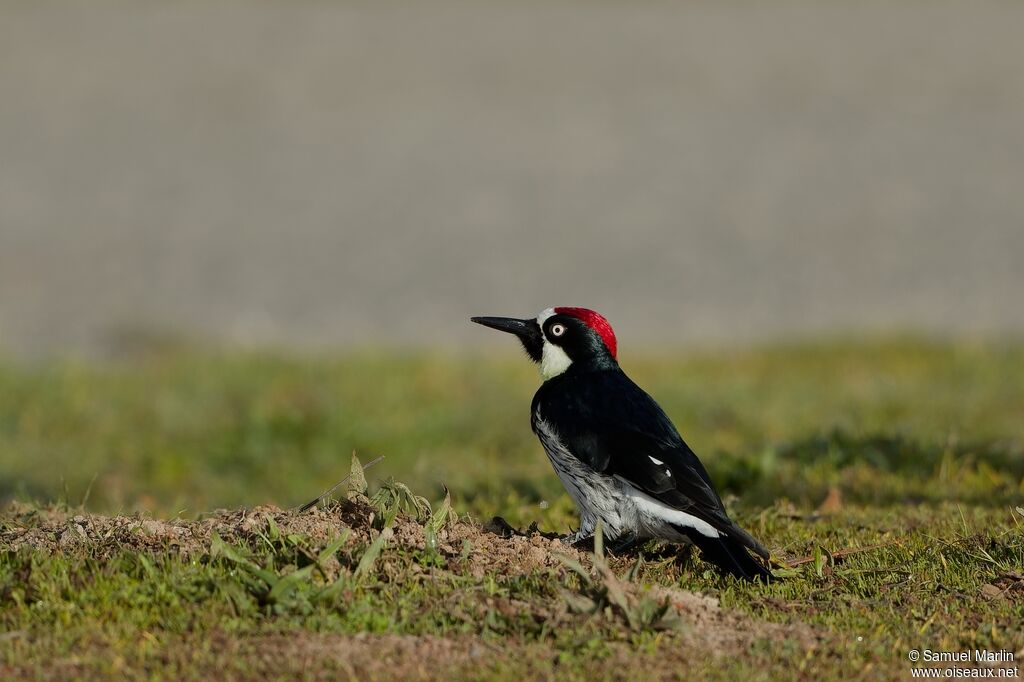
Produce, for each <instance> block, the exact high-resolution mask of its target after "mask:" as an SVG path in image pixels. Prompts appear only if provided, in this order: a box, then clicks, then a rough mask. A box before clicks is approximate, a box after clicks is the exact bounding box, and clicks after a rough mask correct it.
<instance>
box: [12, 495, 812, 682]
mask: <svg viewBox="0 0 1024 682" xmlns="http://www.w3.org/2000/svg"><path fill="white" fill-rule="evenodd" d="M374 515H375V512H374V510H373V509H372V508H371V507H369V506H368V505H365V504H363V503H359V502H348V501H346V502H342V503H335V504H331V505H329V506H325V507H319V508H314V509H311V510H309V511H307V512H304V513H297V512H294V511H288V510H282V509H279V508H277V507H272V506H264V507H256V508H253V509H238V510H221V511H215V512H212V513H209V514H207V515H204V516H203V517H201V518H199V519H196V520H186V519H171V520H160V519H154V518H148V517H145V516H140V515H133V516H101V515H94V514H85V513H80V512H74V511H62V510H55V509H44V510H40V509H38V508H35V507H27V506H22V505H18V504H14V505H12V506H11V507H10V508H9V509H8V511H7V514H5V519H6V520H5V522H4V524H3V525H0V549H7V550H13V551H19V550H25V549H29V550H34V551H38V552H43V553H66V554H72V553H84V554H86V555H88V556H92V557H96V558H103V557H109V556H112V555H114V554H116V553H118V552H122V551H126V550H127V551H132V552H142V553H151V554H165V553H172V554H177V555H179V556H181V557H182V558H195V557H199V556H202V555H204V554H207V553H209V551H210V544H211V540H212V538H213V535H214V533H216V534H217V535H219V536H220V537H221V538H223V539H224V540H225V541H226V542H228V543H231V544H235V545H242V546H255V545H258V544H259V542H260V541H261V539H260V535H261V534H265V533H266V532H267V528H268V519H273V521H274V523H275V524H276V526H277V528H278V529H279V530H280V533H281V535H282V536H288V535H290V534H297V535H302V536H305V537H307V538H309V539H310V540H312V541H316V542H321V543H323V544H326V543H328V542H329V541H330V540H332V539H333V538H336V537H338V536H339V535H340V534H341V533H342V532H343V531H344V530H346V529H347V530H348V531H349V539H348V543H368V542H370V541H371V540H372V539H374V538H375V537H376V536H377V535H378V533H379V532H380V531H378V530H376V529H375V528H374V523H373V522H374ZM425 542H426V538H425V534H424V528H423V526H422V525H420V524H419V523H417V522H416V521H415V520H412V519H409V518H405V517H400V518H399V519H398V520H397V521H396V523H395V524H394V526H393V537H392V539H391V540H390V542H389V548H390V549H389V551H394V550H396V549H397V550H411V551H415V550H423V549H424V547H425ZM437 550H438V552H439V553H440V554H441V555H442V556H443V557H444V559H445V561H446V564H447V565H446V569H447V570H449V571H453V572H456V573H459V574H461V575H464V576H466V575H468V576H473V577H474V578H477V579H483V578H484V577H485V576H488V575H495V574H501V575H506V576H509V575H521V574H538V573H540V574H549V575H550V574H562V573H564V572H565V571H567V570H569V569H568V568H567V567H566V563H565V558H568V559H571V560H574V561H577V562H579V563H580V564H582V565H584V566H591V565H592V562H591V558H592V555H590V554H589V553H586V552H581V551H579V550H577V549H574V548H572V547H569V546H567V545H565V544H564V543H562V542H561V541H560V540H559V539H557V538H551V537H546V536H545V535H543V534H541V533H538V532H535V531H533V532H531V531H527V532H525V533H523V532H520V531H515V530H513V529H510V528H509V527H508V526H507V524H503V523H501V522H500V521H499V520H495V521H492V522H490V523H487V524H484V525H480V524H477V523H474V522H471V521H468V520H465V519H460V520H457V521H455V522H453V523H450V524H449V525H448V526H447V527H446V528H444V529H442V530H441V531H440V532H439V533H438V543H437ZM385 555H386V553H385ZM610 562H611V567H612V569H613V570H614V572H615V573H616V574H619V575H621V574H624V573H625V571H626V570H627V568H628V564H629V560H627V559H624V558H611V559H610ZM379 570H381V571H388V570H389V568H388V562H387V561H386V560H384V561H381V562H380V566H379ZM621 586H622V587H623V589H624V590H625V591H626V593H627V596H628V598H629V599H636V598H639V597H640V595H651V596H654V597H655V598H657V599H667V600H668V602H669V603H670V605H671V611H672V613H673V615H674V616H675V617H677V618H678V619H679V621H680V624H679V626H678V627H676V628H674V629H673V630H672V631H671V632H666V633H665V636H666V637H671V638H674V640H675V643H673V644H672V645H671V646H661V647H658V650H657V652H652V653H650V654H638V652H637V651H636V650H635V649H634V648H633V647H631V646H630V645H629V644H628V643H627V642H626V641H623V642H622V643H621V644H619V643H617V644H613V645H612V651H613V656H614V657H615V658H620V659H622V660H621V661H620V662H621V664H622V665H621V667H619V666H617V664H612V665H610V666H609V665H603V666H602V669H604V670H616V669H619V670H630V669H635V666H636V665H637V656H640V657H647V658H650V660H649V661H646V663H644V665H645V666H647V670H648V673H649V676H650V677H652V678H659V677H671V676H672V675H673V674H674V673H673V671H678V670H679V669H680V666H682V665H684V664H686V663H687V661H689V662H691V663H693V662H697V661H700V660H706V657H707V656H709V655H712V656H729V655H737V654H740V653H742V652H744V651H746V650H748V649H749V647H750V646H751V645H752V644H754V643H755V642H758V641H765V640H767V641H768V642H771V643H782V642H784V641H785V642H788V643H790V644H789V645H790V646H792V645H793V644H794V643H795V645H796V646H799V647H800V648H801V649H803V650H810V649H813V648H816V647H818V646H820V645H821V643H822V642H823V640H824V639H825V636H824V635H823V634H822V633H819V632H816V631H815V630H813V629H812V628H810V627H806V626H793V625H781V624H776V623H769V622H763V621H758V620H755V619H753V618H751V617H750V616H749V615H747V614H745V613H742V612H739V611H736V610H731V609H724V608H722V607H721V605H720V604H719V602H718V600H717V599H716V598H714V597H711V596H707V595H701V594H696V593H693V592H689V591H685V590H680V589H674V588H669V587H664V586H657V585H656V586H653V587H644V586H641V585H637V584H634V583H630V582H627V581H625V580H623V581H622V582H621ZM493 600H494V602H495V603H494V605H493V606H494V608H496V609H499V610H501V611H505V610H515V611H520V612H521V611H523V610H525V611H527V612H530V613H531V614H532V615H533V616H534V617H535V618H540V619H543V620H544V621H545V622H547V623H549V624H551V625H552V626H554V627H572V623H573V619H574V618H578V615H570V614H569V609H568V608H567V605H566V604H565V603H564V602H563V601H561V600H548V603H525V602H517V601H514V600H508V599H503V598H493ZM538 601H541V602H543V601H544V600H538ZM221 638H222V639H223V641H219V640H220V639H221ZM215 639H218V643H216V644H215V646H214V648H215V649H216V650H217V651H219V652H222V653H225V654H230V656H228V660H234V659H236V658H237V659H238V660H244V661H245V666H244V667H243V668H239V669H238V670H237V671H236V672H232V671H231V670H226V671H220V672H221V674H223V675H224V676H226V677H228V678H238V679H242V678H248V677H250V676H252V675H255V676H257V677H261V678H274V677H288V676H292V675H295V674H297V673H301V674H302V675H305V676H312V677H313V678H318V679H319V678H322V679H337V678H339V677H340V678H346V677H349V678H359V679H375V678H382V677H387V678H395V677H401V678H407V679H433V678H436V677H441V676H445V675H446V674H450V673H451V671H453V670H457V669H463V668H464V669H465V670H466V671H475V672H476V673H480V672H481V671H483V670H492V671H495V672H500V670H502V669H507V668H504V667H503V665H502V663H503V662H506V663H507V662H514V663H516V664H518V665H521V664H522V661H524V660H528V661H534V662H536V665H537V666H538V668H537V671H536V672H537V674H538V675H541V676H543V675H545V674H547V673H546V672H545V671H550V669H551V662H552V661H554V660H556V659H557V656H558V651H557V650H556V649H554V648H553V647H549V646H548V645H547V644H545V643H544V642H543V641H539V642H538V641H508V642H504V643H500V645H499V644H496V643H495V642H494V641H493V640H488V639H484V638H481V637H479V636H457V637H436V636H398V635H387V636H381V635H363V634H360V635H354V636H346V635H337V634H324V633H317V632H307V631H289V632H284V633H280V634H271V635H267V634H260V635H249V636H239V635H237V634H234V633H218V634H217V635H216V636H215ZM182 644H183V646H182V651H183V652H187V651H190V650H192V649H194V648H195V646H194V645H193V644H188V643H185V642H183V643H182ZM205 646H206V647H209V646H211V644H210V642H205ZM168 655H169V656H170V657H171V658H175V657H177V656H178V655H179V654H173V653H169V654H168ZM180 655H182V656H184V655H185V653H181V654H180ZM172 663H174V661H172V660H169V661H168V664H172ZM178 663H179V664H183V663H184V661H179V662H178ZM193 663H195V662H194V661H193ZM604 663H605V664H608V663H609V662H608V661H605V662H604ZM531 665H533V664H531ZM186 667H189V668H190V669H191V670H196V668H195V666H194V665H190V666H186ZM68 668H70V669H71V670H74V669H75V668H76V661H74V660H70V661H66V662H64V665H60V662H55V667H54V671H55V672H56V671H58V670H60V671H63V673H66V672H67V669H68ZM9 672H15V671H9ZM63 673H62V674H63Z"/></svg>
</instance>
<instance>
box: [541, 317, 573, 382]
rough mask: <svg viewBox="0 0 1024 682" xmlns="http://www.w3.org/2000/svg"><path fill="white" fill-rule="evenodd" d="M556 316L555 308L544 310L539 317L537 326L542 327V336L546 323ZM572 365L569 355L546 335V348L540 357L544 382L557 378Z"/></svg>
mask: <svg viewBox="0 0 1024 682" xmlns="http://www.w3.org/2000/svg"><path fill="white" fill-rule="evenodd" d="M554 314H555V309H554V308H547V309H545V310H542V311H541V312H540V314H539V315H537V324H538V325H540V328H541V330H542V331H541V334H542V335H543V334H544V332H543V329H544V323H545V322H547V321H548V319H549V318H550V317H552V316H553V315H554ZM571 364H572V360H571V359H570V358H569V355H568V354H567V353H566V352H565V351H564V350H562V349H561V347H559V346H556V345H555V344H553V343H551V342H550V341H548V337H547V336H546V335H544V348H543V350H541V356H540V376H541V378H542V379H544V381H547V380H548V379H552V378H554V377H557V376H558V375H559V374H561V373H562V372H564V371H565V370H567V369H569V365H571Z"/></svg>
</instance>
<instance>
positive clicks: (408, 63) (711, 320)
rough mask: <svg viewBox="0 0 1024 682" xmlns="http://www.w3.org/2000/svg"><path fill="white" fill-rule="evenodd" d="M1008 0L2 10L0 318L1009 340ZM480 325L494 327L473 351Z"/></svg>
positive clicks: (387, 333)
mask: <svg viewBox="0 0 1024 682" xmlns="http://www.w3.org/2000/svg"><path fill="white" fill-rule="evenodd" d="M1022 25H1024V6H1022V5H1020V3H1015V2H989V1H982V0H979V1H978V2H971V3H964V2H943V1H941V0H940V1H932V0H929V1H928V2H891V1H885V2H860V1H857V2H854V1H852V0H851V1H849V2H844V1H841V0H836V1H832V2H827V3H822V2H816V1H814V0H807V1H803V2H801V1H777V2H767V3H764V2H731V1H730V2H688V3H674V2H661V1H642V2H628V3H627V2H611V1H605V2H596V3H591V2H582V1H576V0H572V1H568V2H566V1H559V2H516V3H512V2H454V1H450V0H432V1H431V2H409V3H401V2H335V1H298V2H238V3H233V2H212V3H211V2H103V1H99V2H89V3H77V2H56V3H55V2H31V3H24V2H4V3H2V4H0V87H2V91H3V96H2V104H0V156H2V162H0V334H2V337H0V338H2V345H3V346H4V347H5V348H6V349H7V350H8V351H10V352H13V353H16V354H26V355H36V354H39V353H54V352H56V353H64V352H90V353H96V352H101V353H102V352H106V351H108V350H109V347H108V346H109V344H111V343H116V342H117V341H118V340H119V339H122V338H123V336H124V335H125V334H126V333H135V332H138V331H140V330H149V331H158V332H161V333H174V334H181V335H186V336H200V337H203V338H208V339H216V340H226V341H229V342H241V343H247V344H257V345H263V344H287V345H293V344H297V345H301V346H314V347H324V346H337V345H349V344H359V345H377V344H382V343H386V344H398V345H403V344H449V343H465V344H474V345H476V344H485V343H493V344H497V343H498V342H499V340H498V339H494V338H492V336H493V335H491V334H487V333H485V332H483V330H480V329H477V328H473V327H472V326H470V325H469V324H467V322H466V318H467V317H468V316H469V315H471V314H508V315H523V316H526V315H529V314H531V313H535V312H536V311H538V310H540V309H542V308H545V307H547V306H549V305H556V304H557V305H561V304H565V305H585V306H589V307H593V308H596V309H599V310H601V311H602V312H604V313H605V314H606V316H607V317H609V319H611V320H612V322H613V323H615V324H616V326H617V328H618V329H619V334H620V336H621V337H622V340H623V343H624V346H625V348H627V349H628V348H629V347H630V345H631V344H633V343H650V344H657V345H663V344H672V343H682V342H706V343H714V344H718V343H722V342H726V343H735V342H747V341H750V340H759V339H763V338H766V337H769V338H772V337H780V336H791V335H802V334H808V333H821V332H834V331H837V330H841V331H847V330H872V331H877V330H891V329H900V330H924V331H929V332H941V333H949V334H973V333H977V332H993V331H994V332H1007V331H1013V332H1019V331H1020V330H1021V329H1022V328H1024V305H1021V303H1020V300H1019V299H1020V292H1022V291H1024V265H1022V257H1024V192H1022V191H1021V187H1022V182H1024V41H1021V40H1020V27H1021V26H1022ZM502 341H503V340H502Z"/></svg>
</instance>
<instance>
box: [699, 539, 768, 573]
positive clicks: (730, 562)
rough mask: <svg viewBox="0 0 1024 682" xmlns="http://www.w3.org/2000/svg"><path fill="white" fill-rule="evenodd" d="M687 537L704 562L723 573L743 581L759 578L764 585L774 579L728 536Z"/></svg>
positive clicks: (742, 547) (745, 549)
mask: <svg viewBox="0 0 1024 682" xmlns="http://www.w3.org/2000/svg"><path fill="white" fill-rule="evenodd" d="M687 535H688V537H689V538H690V539H691V540H692V541H693V544H695V545H697V548H698V549H700V554H701V557H703V559H704V561H707V562H709V563H712V564H714V565H715V566H717V567H718V568H719V569H720V570H722V571H724V572H725V573H730V574H732V575H734V576H736V577H737V578H742V579H743V580H755V579H756V578H760V579H761V581H762V582H765V583H767V582H770V581H772V580H774V579H775V576H773V575H772V573H771V571H769V570H768V569H767V568H765V567H764V566H762V565H761V564H760V563H759V562H757V561H756V560H754V557H752V556H750V552H748V551H747V548H746V547H744V546H743V545H741V544H740V543H739V542H737V541H736V540H734V539H732V538H731V537H729V536H728V535H722V536H720V537H717V538H709V537H708V536H706V535H702V534H701V533H699V532H690V533H687Z"/></svg>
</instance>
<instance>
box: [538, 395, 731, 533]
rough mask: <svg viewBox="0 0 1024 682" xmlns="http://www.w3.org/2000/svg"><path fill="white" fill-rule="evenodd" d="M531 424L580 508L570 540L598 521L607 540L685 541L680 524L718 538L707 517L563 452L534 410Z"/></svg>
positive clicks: (590, 531) (556, 471) (591, 528)
mask: <svg viewBox="0 0 1024 682" xmlns="http://www.w3.org/2000/svg"><path fill="white" fill-rule="evenodd" d="M535 429H536V431H537V436H538V437H539V438H540V442H541V444H542V445H543V446H544V451H545V452H546V453H547V455H548V459H549V460H551V465H552V466H553V467H554V469H555V473H556V474H558V478H559V479H561V481H562V485H564V486H565V489H566V491H568V493H569V496H570V497H572V499H573V502H575V503H576V507H577V509H579V512H580V528H579V530H578V531H576V532H575V533H574V534H573V535H572V536H570V537H569V538H568V540H569V541H570V542H575V541H578V540H582V539H584V538H588V537H590V536H591V535H593V533H594V529H595V528H596V527H597V522H598V521H600V522H601V524H602V526H603V532H604V534H605V535H606V536H607V537H608V538H609V539H616V538H623V539H625V538H638V539H649V538H659V539H663V540H670V541H673V542H688V541H689V538H687V537H686V535H685V534H684V533H683V532H681V531H680V530H679V528H680V527H686V528H693V529H694V530H696V531H697V532H699V533H701V534H703V535H707V536H709V537H718V535H719V533H718V531H716V530H715V529H714V528H713V527H712V526H711V525H710V524H708V523H707V522H705V521H702V520H701V519H698V518H697V517H695V516H692V515H690V514H687V513H686V512H683V511H680V510H678V509H673V508H671V507H669V506H667V505H665V504H662V503H661V502H659V501H657V500H655V499H654V498H652V497H650V496H648V495H646V494H644V493H643V492H641V491H639V490H637V489H636V488H634V487H633V486H632V485H630V484H629V483H628V482H627V481H625V480H623V479H621V478H618V477H616V476H608V475H606V474H602V473H599V472H596V471H594V470H593V469H591V468H590V467H589V466H587V465H586V464H584V463H583V462H581V461H580V460H579V459H578V458H577V457H575V456H574V455H573V454H572V453H571V452H569V450H568V449H567V448H566V447H565V445H564V444H563V443H562V441H561V440H560V439H559V438H558V435H557V434H556V433H555V432H554V430H553V429H552V428H551V426H550V425H549V424H548V423H547V422H545V421H544V420H543V419H542V418H541V417H540V415H539V414H538V415H536V418H535Z"/></svg>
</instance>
